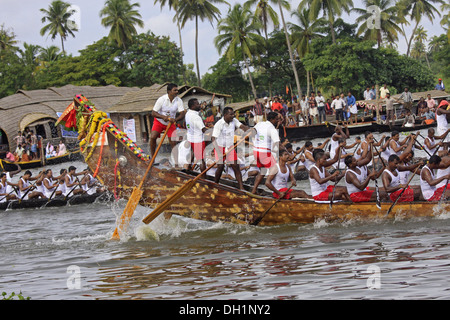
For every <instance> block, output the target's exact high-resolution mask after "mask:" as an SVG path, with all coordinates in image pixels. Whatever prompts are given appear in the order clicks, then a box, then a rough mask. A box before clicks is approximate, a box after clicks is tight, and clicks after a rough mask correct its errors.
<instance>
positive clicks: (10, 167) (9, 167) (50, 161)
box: [0, 151, 81, 171]
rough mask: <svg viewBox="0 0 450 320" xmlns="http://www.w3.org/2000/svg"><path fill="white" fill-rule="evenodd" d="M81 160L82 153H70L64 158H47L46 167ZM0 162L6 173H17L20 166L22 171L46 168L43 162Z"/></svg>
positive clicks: (2, 160) (3, 160)
mask: <svg viewBox="0 0 450 320" xmlns="http://www.w3.org/2000/svg"><path fill="white" fill-rule="evenodd" d="M80 159H81V153H80V151H77V152H70V153H67V154H65V155H63V156H58V157H51V158H47V159H45V164H44V165H45V166H51V165H55V164H60V163H64V162H69V161H76V160H80ZM0 161H1V167H2V168H3V170H5V171H15V170H17V168H18V165H20V168H22V169H35V168H40V167H43V166H44V165H43V163H42V161H41V160H32V161H27V162H11V161H8V160H5V159H0Z"/></svg>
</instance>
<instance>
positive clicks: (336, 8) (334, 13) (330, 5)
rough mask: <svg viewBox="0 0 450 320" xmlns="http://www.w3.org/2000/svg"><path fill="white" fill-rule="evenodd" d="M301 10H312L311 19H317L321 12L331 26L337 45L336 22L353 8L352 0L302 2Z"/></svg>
mask: <svg viewBox="0 0 450 320" xmlns="http://www.w3.org/2000/svg"><path fill="white" fill-rule="evenodd" d="M299 6H300V8H305V7H309V8H310V19H311V20H314V19H317V17H318V16H319V13H320V12H323V16H324V17H326V18H327V19H328V22H329V25H330V32H331V39H332V41H333V44H335V43H336V34H335V31H334V25H333V23H334V20H335V18H336V17H340V16H341V15H342V13H343V11H346V12H349V11H350V9H351V8H352V7H353V1H352V0H302V1H301V2H300V4H299Z"/></svg>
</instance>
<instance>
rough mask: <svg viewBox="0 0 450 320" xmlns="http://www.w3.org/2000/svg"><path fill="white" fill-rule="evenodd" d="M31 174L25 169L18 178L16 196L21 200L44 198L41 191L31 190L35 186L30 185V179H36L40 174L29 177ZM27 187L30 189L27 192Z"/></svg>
mask: <svg viewBox="0 0 450 320" xmlns="http://www.w3.org/2000/svg"><path fill="white" fill-rule="evenodd" d="M31 176H32V173H31V171H30V170H27V171H25V173H24V175H23V176H22V177H21V178H20V180H19V192H18V198H20V199H22V200H28V199H36V198H45V196H44V195H43V194H42V192H39V191H31V190H33V189H34V188H36V187H35V186H34V185H31V184H30V181H31V180H37V179H38V178H39V177H40V175H39V176H38V177H36V178H31ZM28 189H31V190H30V191H29V192H28V193H27V191H28ZM25 194H26V195H25Z"/></svg>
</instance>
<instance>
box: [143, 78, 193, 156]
mask: <svg viewBox="0 0 450 320" xmlns="http://www.w3.org/2000/svg"><path fill="white" fill-rule="evenodd" d="M177 113H178V116H177ZM185 114H186V111H185V110H184V105H183V101H182V100H181V98H180V97H178V86H177V85H176V84H174V83H169V84H168V85H167V94H165V95H163V96H162V97H160V98H159V99H158V100H157V101H156V103H155V106H154V107H153V110H152V116H153V118H154V120H153V127H152V133H151V135H150V155H151V156H153V155H154V154H155V151H156V140H157V139H158V138H159V137H160V135H161V133H162V132H163V131H165V130H166V129H167V126H168V124H169V122H171V123H172V125H171V126H170V128H169V132H168V133H167V136H168V137H169V142H170V145H171V146H172V149H173V148H174V147H175V145H176V142H175V141H172V136H173V134H174V132H175V130H176V128H175V125H174V123H176V122H178V121H180V120H182V119H184V115H185Z"/></svg>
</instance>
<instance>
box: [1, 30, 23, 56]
mask: <svg viewBox="0 0 450 320" xmlns="http://www.w3.org/2000/svg"><path fill="white" fill-rule="evenodd" d="M16 44H17V40H16V35H15V34H14V32H13V31H11V30H9V29H5V26H4V25H3V24H2V25H1V27H0V53H2V52H3V51H17V50H19V48H18V47H16Z"/></svg>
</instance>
